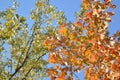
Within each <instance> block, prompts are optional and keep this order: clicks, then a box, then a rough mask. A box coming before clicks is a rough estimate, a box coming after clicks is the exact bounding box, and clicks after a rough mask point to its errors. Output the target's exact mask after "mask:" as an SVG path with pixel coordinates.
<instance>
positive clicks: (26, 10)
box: [0, 0, 120, 34]
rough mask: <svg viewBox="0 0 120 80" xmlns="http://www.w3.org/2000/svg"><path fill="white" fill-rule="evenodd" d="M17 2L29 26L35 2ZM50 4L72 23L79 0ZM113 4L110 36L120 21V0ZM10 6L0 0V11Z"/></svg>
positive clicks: (64, 0)
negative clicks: (115, 6) (114, 5)
mask: <svg viewBox="0 0 120 80" xmlns="http://www.w3.org/2000/svg"><path fill="white" fill-rule="evenodd" d="M17 1H18V2H19V8H18V9H17V12H18V13H19V14H20V15H23V16H26V18H27V22H28V23H29V25H30V26H31V24H32V23H33V22H32V21H31V20H30V19H29V14H30V10H31V9H32V8H34V3H35V2H36V0H30V1H29V2H28V1H27V0H17ZM51 3H52V4H53V5H55V6H56V7H57V8H58V9H59V10H62V11H64V12H65V15H66V17H67V20H71V21H74V20H75V17H74V12H75V11H78V10H79V6H80V4H81V0H51ZM113 3H114V4H116V5H117V8H116V9H115V10H114V12H115V15H114V16H113V17H112V22H111V23H110V26H109V31H110V33H111V34H113V33H115V32H116V31H117V30H120V26H119V21H120V14H119V13H120V0H113ZM10 6H12V0H1V1H0V11H2V10H5V9H6V8H7V7H10Z"/></svg>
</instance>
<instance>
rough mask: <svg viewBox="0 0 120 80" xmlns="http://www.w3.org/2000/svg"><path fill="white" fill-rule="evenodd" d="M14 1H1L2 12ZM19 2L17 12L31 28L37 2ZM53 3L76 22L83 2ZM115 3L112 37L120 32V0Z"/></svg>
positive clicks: (59, 1) (81, 75)
mask: <svg viewBox="0 0 120 80" xmlns="http://www.w3.org/2000/svg"><path fill="white" fill-rule="evenodd" d="M12 1H13V0H0V11H3V10H5V9H6V8H8V7H11V6H12V4H13V3H12ZM17 1H18V2H19V7H18V9H17V12H18V14H19V15H21V16H25V17H26V18H27V23H28V25H29V26H30V27H31V26H32V24H33V21H32V20H30V18H29V16H30V10H31V9H32V8H34V3H35V2H36V1H37V0H17ZM51 3H52V4H53V5H54V6H56V7H57V9H58V10H62V11H64V12H65V16H66V18H67V20H68V21H72V22H74V21H75V17H74V12H75V11H79V9H80V4H81V0H51ZM113 3H114V4H115V5H117V8H116V9H115V10H113V11H114V12H115V15H114V16H112V22H111V23H110V24H109V28H108V29H109V32H110V35H111V34H113V33H115V32H116V31H118V30H119V31H120V24H119V23H120V0H113ZM77 75H78V76H79V77H80V80H84V79H83V70H82V71H81V72H80V73H79V74H77Z"/></svg>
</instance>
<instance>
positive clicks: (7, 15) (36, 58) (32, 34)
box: [0, 0, 66, 80]
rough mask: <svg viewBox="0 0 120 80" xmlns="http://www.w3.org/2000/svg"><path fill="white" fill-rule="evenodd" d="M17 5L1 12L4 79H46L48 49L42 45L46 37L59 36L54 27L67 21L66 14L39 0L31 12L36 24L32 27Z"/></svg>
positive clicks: (46, 0)
mask: <svg viewBox="0 0 120 80" xmlns="http://www.w3.org/2000/svg"><path fill="white" fill-rule="evenodd" d="M14 3H17V2H16V0H14ZM14 6H15V8H13V7H12V8H7V9H6V10H5V11H2V12H0V72H1V73H0V79H2V80H6V79H9V80H22V79H26V80H33V79H34V80H38V79H44V78H45V77H47V73H46V69H47V66H46V65H47V62H46V61H45V60H44V59H43V56H44V55H46V53H47V52H48V50H47V49H46V48H45V47H44V46H42V42H43V40H45V38H46V36H48V35H49V36H50V35H55V33H56V29H55V28H54V27H55V26H54V24H57V25H60V24H61V23H62V22H65V20H66V18H65V16H64V13H63V12H62V11H57V10H56V8H55V7H54V6H52V5H51V4H50V3H49V0H37V1H36V3H35V8H34V9H32V10H31V16H30V18H31V19H32V20H33V21H34V24H33V25H32V26H31V27H30V26H28V24H27V23H26V18H25V17H24V16H20V15H19V14H18V13H17V12H16V7H17V5H16V4H14ZM54 22H55V23H54ZM53 23H54V24H53ZM29 28H31V29H29Z"/></svg>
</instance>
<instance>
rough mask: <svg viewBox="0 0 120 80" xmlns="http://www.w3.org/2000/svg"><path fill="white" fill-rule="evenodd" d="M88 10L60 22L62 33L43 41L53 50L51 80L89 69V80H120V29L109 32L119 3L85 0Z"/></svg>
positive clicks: (66, 78)
mask: <svg viewBox="0 0 120 80" xmlns="http://www.w3.org/2000/svg"><path fill="white" fill-rule="evenodd" d="M82 7H83V8H84V12H83V14H82V16H79V17H78V18H77V19H76V21H75V22H74V23H73V24H72V23H67V22H64V23H62V24H61V25H58V34H57V35H56V36H48V37H47V38H46V40H45V41H44V42H43V45H44V46H46V47H47V48H48V50H49V57H48V62H49V63H52V64H54V66H53V67H52V68H50V69H48V70H47V72H48V75H49V77H50V79H51V80H74V79H75V77H74V74H75V73H76V72H79V71H80V70H82V69H85V72H84V75H85V76H84V78H85V79H86V80H119V79H120V32H116V33H115V34H113V35H112V36H109V35H108V23H109V22H111V21H112V20H111V18H110V17H111V16H113V15H114V12H109V11H108V9H109V8H112V9H114V8H115V7H116V6H115V5H113V4H112V3H111V0H104V1H101V0H82Z"/></svg>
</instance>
